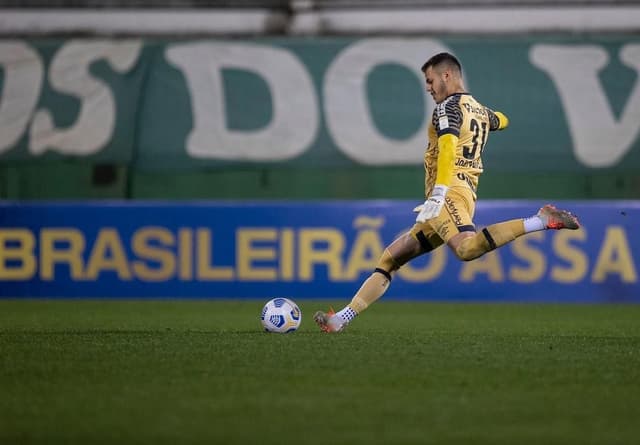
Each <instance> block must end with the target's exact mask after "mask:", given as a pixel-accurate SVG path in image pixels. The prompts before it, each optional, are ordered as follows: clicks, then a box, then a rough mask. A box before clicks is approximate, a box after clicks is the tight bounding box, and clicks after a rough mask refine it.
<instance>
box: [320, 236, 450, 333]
mask: <svg viewBox="0 0 640 445" xmlns="http://www.w3.org/2000/svg"><path fill="white" fill-rule="evenodd" d="M422 226H424V227H422V228H423V229H424V230H421V226H419V225H416V226H414V227H413V228H412V229H411V230H409V231H407V232H406V233H404V234H402V235H400V236H399V237H398V238H397V239H396V240H395V241H393V242H392V243H391V244H390V245H389V246H387V247H386V248H385V250H384V252H383V254H382V256H381V257H380V259H379V261H378V264H377V265H376V268H375V270H374V271H373V273H372V274H371V275H369V277H368V278H367V279H366V280H365V281H364V282H363V283H362V285H361V286H360V289H358V292H356V294H355V295H354V297H353V298H352V299H351V302H350V303H349V304H348V305H346V306H345V307H344V308H343V309H341V310H340V311H338V312H337V313H333V312H332V311H330V312H322V311H318V312H316V314H315V315H314V320H315V321H316V323H317V324H318V326H320V329H322V330H323V331H325V332H338V331H341V330H342V329H344V328H345V327H346V326H347V325H348V324H349V323H350V322H351V321H352V320H353V319H354V318H355V317H356V316H357V315H359V314H360V313H362V312H363V311H364V310H365V309H367V308H368V307H369V306H370V305H371V304H373V303H374V302H375V301H377V300H378V299H380V297H382V296H383V295H384V293H385V292H386V290H387V289H388V287H389V284H390V283H391V280H392V278H393V275H394V273H395V272H396V271H397V270H398V269H399V268H400V267H402V266H403V265H404V264H406V263H408V262H409V261H410V260H412V259H413V258H415V257H417V256H420V255H422V254H424V253H427V252H430V251H431V250H433V249H435V248H437V247H439V246H441V245H442V244H443V243H444V241H443V240H442V239H441V238H440V237H438V236H437V234H436V233H435V232H434V231H433V230H432V229H431V228H430V227H429V226H428V225H422Z"/></svg>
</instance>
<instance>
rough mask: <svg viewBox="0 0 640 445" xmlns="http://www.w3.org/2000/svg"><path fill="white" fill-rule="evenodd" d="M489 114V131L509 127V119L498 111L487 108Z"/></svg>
mask: <svg viewBox="0 0 640 445" xmlns="http://www.w3.org/2000/svg"><path fill="white" fill-rule="evenodd" d="M487 113H488V114H489V131H496V130H504V129H505V128H507V127H508V126H509V118H508V117H507V116H506V115H505V114H504V113H502V112H500V111H493V110H492V109H490V108H487Z"/></svg>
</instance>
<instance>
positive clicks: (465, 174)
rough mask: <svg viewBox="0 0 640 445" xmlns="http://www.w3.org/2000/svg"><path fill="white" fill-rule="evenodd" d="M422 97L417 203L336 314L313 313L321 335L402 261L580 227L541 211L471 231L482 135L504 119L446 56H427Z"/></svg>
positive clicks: (338, 325)
mask: <svg viewBox="0 0 640 445" xmlns="http://www.w3.org/2000/svg"><path fill="white" fill-rule="evenodd" d="M422 72H423V74H424V77H425V80H426V84H427V92H428V93H429V94H430V95H431V97H433V100H434V101H435V103H436V107H435V110H434V111H433V117H432V119H431V121H430V123H429V127H428V146H427V148H426V151H425V155H424V168H425V196H426V198H427V199H426V201H425V202H424V204H422V205H419V206H418V207H416V208H415V209H414V211H415V212H417V213H418V215H417V217H416V222H415V224H414V226H413V227H412V228H411V229H410V230H409V231H408V232H406V233H404V234H403V235H400V236H399V237H398V238H397V239H396V240H395V241H393V242H392V243H391V244H390V245H389V246H387V247H386V249H385V250H384V253H383V254H382V256H381V258H380V259H379V262H378V264H377V267H376V269H375V271H374V272H373V273H372V274H371V275H370V276H369V278H367V279H366V280H365V281H364V283H363V284H362V286H361V287H360V289H359V290H358V292H357V293H356V294H355V296H354V297H353V299H352V300H351V302H350V303H349V304H348V305H347V306H345V307H344V308H343V309H342V310H340V311H339V312H337V313H334V312H333V311H330V312H322V311H319V312H316V314H315V315H314V320H315V321H316V323H317V324H318V325H319V326H320V328H321V329H322V330H323V331H325V332H339V331H341V330H342V329H344V328H345V327H346V326H347V325H348V324H349V323H350V322H351V321H352V320H353V319H354V318H355V317H356V316H357V315H359V314H361V313H362V311H364V310H365V309H366V308H367V307H368V306H370V305H371V304H372V303H373V302H375V301H376V300H378V299H379V298H380V297H382V295H383V294H384V293H385V291H386V290H387V288H388V287H389V284H390V283H391V280H392V278H393V274H394V272H395V271H397V270H398V269H399V268H400V267H402V266H403V265H404V264H406V263H407V262H408V261H410V260H412V259H413V258H416V257H418V256H420V255H423V254H425V253H428V252H431V251H432V250H434V249H437V248H438V247H440V246H442V245H443V244H447V245H448V246H449V247H450V248H451V250H452V251H453V252H454V253H455V255H456V256H457V257H458V258H459V259H460V260H462V261H471V260H473V259H475V258H478V257H480V256H482V255H484V254H485V253H487V252H489V251H491V250H494V249H497V248H498V247H500V246H503V245H505V244H507V243H509V242H511V241H513V240H514V239H516V238H517V237H519V236H522V235H524V234H526V233H530V232H535V231H538V230H548V229H557V230H559V229H571V230H575V229H578V228H579V227H580V224H579V222H578V220H577V218H576V217H575V216H574V215H572V214H571V213H569V212H567V211H565V210H559V209H556V208H555V207H554V206H552V205H545V206H544V207H542V208H541V209H540V210H539V211H538V213H537V214H535V215H534V216H531V217H529V218H523V219H514V220H511V221H504V222H500V223H497V224H493V225H490V226H488V227H486V228H484V229H482V230H481V231H480V232H476V229H475V226H474V224H473V214H474V211H475V203H476V189H477V187H478V178H479V177H480V175H481V174H482V171H483V168H482V159H481V155H482V151H483V150H484V147H485V145H486V143H487V139H488V136H489V132H491V131H496V130H503V129H505V128H506V127H507V126H508V125H509V120H508V119H507V117H506V116H505V115H504V114H503V113H501V112H498V111H493V110H491V109H490V108H487V107H485V106H484V105H482V104H480V103H479V102H478V101H476V100H475V99H474V98H473V96H472V95H470V94H469V93H467V92H466V90H465V87H464V83H463V79H462V68H461V65H460V62H458V60H457V59H456V58H455V57H454V56H453V55H451V54H449V53H440V54H436V55H434V56H433V57H431V58H430V59H429V60H428V61H427V62H425V64H424V65H423V66H422Z"/></svg>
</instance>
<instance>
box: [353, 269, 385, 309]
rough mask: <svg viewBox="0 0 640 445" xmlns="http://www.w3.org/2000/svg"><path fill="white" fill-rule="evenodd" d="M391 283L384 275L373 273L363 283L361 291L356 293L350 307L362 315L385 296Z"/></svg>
mask: <svg viewBox="0 0 640 445" xmlns="http://www.w3.org/2000/svg"><path fill="white" fill-rule="evenodd" d="M389 283H390V281H389V278H388V277H387V276H385V275H384V274H382V273H380V272H374V273H372V274H371V275H370V276H369V278H367V279H366V280H365V281H364V283H362V286H360V289H359V290H358V292H356V294H355V296H354V297H353V299H352V300H351V303H349V304H348V306H349V307H350V308H351V309H353V310H354V311H356V313H358V314H359V313H361V312H362V311H364V310H365V309H366V308H368V307H369V306H370V305H371V304H372V303H374V302H375V301H376V300H378V299H379V298H380V297H382V295H384V293H385V292H386V290H387V288H388V287H389Z"/></svg>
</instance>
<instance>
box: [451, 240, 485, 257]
mask: <svg viewBox="0 0 640 445" xmlns="http://www.w3.org/2000/svg"><path fill="white" fill-rule="evenodd" d="M454 252H455V254H456V256H457V257H458V259H459V260H462V261H471V260H475V259H476V258H478V257H481V256H482V255H484V254H485V253H486V249H485V248H484V247H483V245H482V240H481V239H479V237H478V235H475V236H471V237H469V238H465V239H463V240H462V241H461V242H460V243H459V244H458V245H457V246H456V248H455V249H454Z"/></svg>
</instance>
